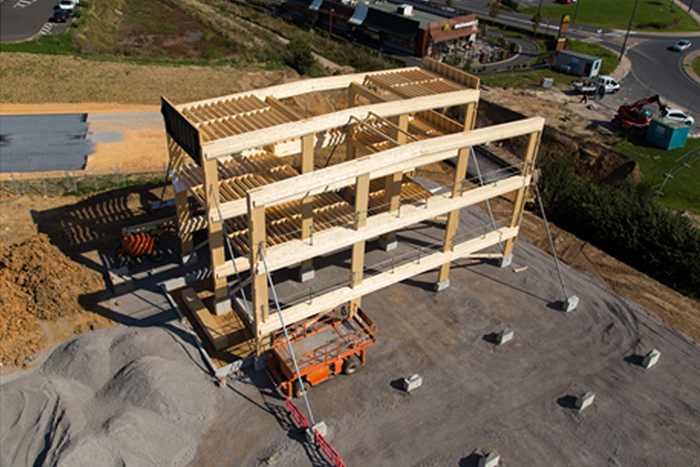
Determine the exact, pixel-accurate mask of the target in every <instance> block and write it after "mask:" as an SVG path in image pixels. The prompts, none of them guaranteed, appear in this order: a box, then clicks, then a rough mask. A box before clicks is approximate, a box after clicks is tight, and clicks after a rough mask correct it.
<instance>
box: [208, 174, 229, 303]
mask: <svg viewBox="0 0 700 467" xmlns="http://www.w3.org/2000/svg"><path fill="white" fill-rule="evenodd" d="M203 162H204V167H203V169H204V199H205V202H206V206H205V208H206V209H207V210H208V211H209V212H211V211H212V210H214V211H215V210H216V205H217V202H218V199H219V190H218V187H219V176H218V173H217V164H218V163H217V162H216V161H215V160H213V161H203ZM207 227H208V229H207V230H208V233H209V257H210V258H211V266H212V269H213V270H216V269H217V268H219V267H221V266H223V265H224V263H225V260H226V257H225V254H224V232H223V229H222V227H221V222H208V223H207ZM213 285H214V299H215V306H216V311H217V314H219V312H220V310H219V306H220V305H219V304H220V303H221V302H222V301H223V300H225V299H227V298H228V287H227V286H226V279H225V278H217V277H216V276H215V277H214V284H213ZM224 311H229V310H224Z"/></svg>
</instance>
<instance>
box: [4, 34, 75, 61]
mask: <svg viewBox="0 0 700 467" xmlns="http://www.w3.org/2000/svg"><path fill="white" fill-rule="evenodd" d="M74 31H75V30H74V29H73V28H69V29H68V32H66V33H65V34H60V35H55V34H47V35H45V36H38V37H36V38H35V39H32V40H30V41H27V42H16V43H12V44H0V51H2V52H27V53H37V54H49V55H73V54H76V53H77V51H76V50H75V48H74V47H73V44H72V42H71V36H72V35H73V32H74Z"/></svg>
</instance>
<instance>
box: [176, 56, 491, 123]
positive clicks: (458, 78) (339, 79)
mask: <svg viewBox="0 0 700 467" xmlns="http://www.w3.org/2000/svg"><path fill="white" fill-rule="evenodd" d="M423 66H424V67H425V69H427V70H429V71H430V72H432V73H434V74H437V75H439V76H442V77H445V78H447V79H449V80H451V81H454V82H456V83H459V84H461V85H462V86H464V87H465V88H469V89H478V88H479V78H477V77H476V76H474V75H470V74H469V73H466V72H464V71H461V70H457V69H456V68H453V67H450V66H448V65H445V64H444V63H440V62H438V61H437V60H434V59H432V58H429V57H425V58H424V59H423ZM410 71H421V69H420V68H418V67H408V68H402V69H398V70H388V71H380V72H372V71H370V72H365V73H354V74H348V75H338V76H328V77H324V78H316V79H307V80H301V81H295V82H292V83H285V84H280V85H277V86H270V87H267V88H263V89H256V90H253V91H245V92H240V93H236V94H230V95H228V96H222V97H216V98H212V99H204V100H201V101H196V102H190V103H186V104H181V105H176V106H175V108H176V109H178V110H179V111H183V110H184V109H188V108H191V107H198V106H204V105H207V104H216V103H219V102H222V101H224V102H230V101H235V100H236V99H241V98H245V97H256V98H258V99H259V100H261V101H265V100H266V99H267V98H268V97H270V96H273V97H275V98H276V99H286V98H288V97H293V96H298V95H302V94H308V93H312V92H323V91H331V90H335V89H343V88H347V87H348V86H349V85H350V83H362V82H363V81H364V79H365V78H366V77H367V76H373V75H384V74H389V73H397V72H410Z"/></svg>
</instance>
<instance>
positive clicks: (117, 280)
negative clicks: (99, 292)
mask: <svg viewBox="0 0 700 467" xmlns="http://www.w3.org/2000/svg"><path fill="white" fill-rule="evenodd" d="M108 277H109V282H110V284H112V291H114V295H121V294H125V293H127V292H131V291H132V290H134V287H135V283H134V278H133V277H131V274H130V273H129V268H128V267H127V266H122V267H120V268H117V269H110V270H109V274H108Z"/></svg>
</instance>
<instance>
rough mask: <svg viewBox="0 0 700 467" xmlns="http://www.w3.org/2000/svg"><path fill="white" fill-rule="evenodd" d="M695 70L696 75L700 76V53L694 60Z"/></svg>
mask: <svg viewBox="0 0 700 467" xmlns="http://www.w3.org/2000/svg"><path fill="white" fill-rule="evenodd" d="M693 71H695V74H696V75H698V76H700V55H698V56H697V57H695V60H693Z"/></svg>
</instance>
